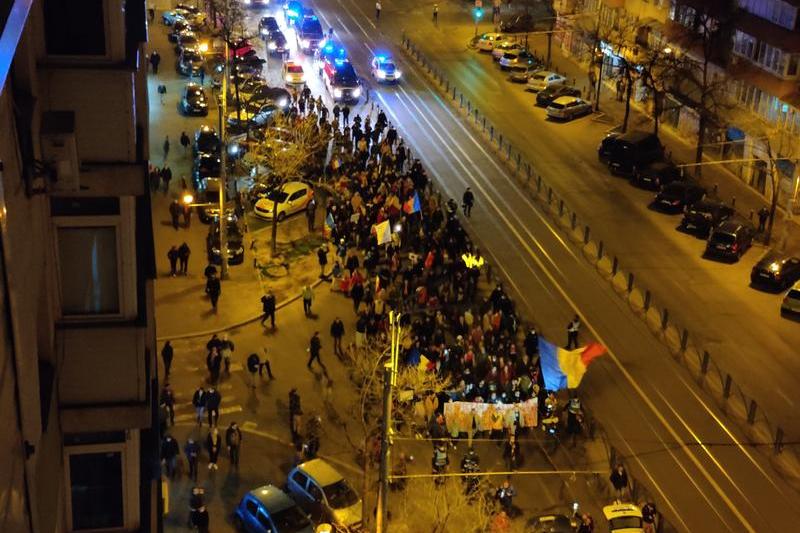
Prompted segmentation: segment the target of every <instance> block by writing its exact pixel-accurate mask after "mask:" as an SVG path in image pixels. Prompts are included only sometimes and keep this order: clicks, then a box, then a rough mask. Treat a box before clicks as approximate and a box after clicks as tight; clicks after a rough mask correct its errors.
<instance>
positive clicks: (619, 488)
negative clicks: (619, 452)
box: [609, 463, 628, 502]
mask: <svg viewBox="0 0 800 533" xmlns="http://www.w3.org/2000/svg"><path fill="white" fill-rule="evenodd" d="M609 480H611V484H612V485H613V486H614V490H615V491H616V492H617V501H618V502H621V501H622V498H623V497H624V496H625V493H626V492H627V490H628V472H627V471H626V470H625V467H624V466H622V463H617V466H616V467H615V468H614V471H613V472H611V475H610V476H609Z"/></svg>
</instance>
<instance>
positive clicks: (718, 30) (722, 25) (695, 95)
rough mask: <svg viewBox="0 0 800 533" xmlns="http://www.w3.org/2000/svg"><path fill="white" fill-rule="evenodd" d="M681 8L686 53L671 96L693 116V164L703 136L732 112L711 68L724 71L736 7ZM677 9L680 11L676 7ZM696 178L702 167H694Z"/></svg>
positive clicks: (728, 3)
mask: <svg viewBox="0 0 800 533" xmlns="http://www.w3.org/2000/svg"><path fill="white" fill-rule="evenodd" d="M711 4H712V3H708V4H702V5H700V6H698V7H692V8H690V9H689V8H685V7H684V8H683V9H684V11H682V12H681V14H679V16H680V17H683V20H684V23H685V25H686V26H687V27H686V29H685V31H684V32H683V36H682V42H681V43H680V44H681V46H682V47H683V48H684V49H685V50H686V52H687V53H686V55H685V56H683V60H682V61H681V65H680V67H679V72H676V75H677V77H678V78H680V82H679V83H676V84H675V85H674V86H673V88H672V90H671V92H672V93H673V94H675V95H676V96H677V97H678V98H679V100H681V101H683V102H685V103H687V104H688V105H689V106H690V107H691V108H692V109H693V110H694V111H695V112H696V113H697V147H696V149H695V163H700V162H702V160H703V148H704V145H705V144H706V133H707V131H708V129H709V128H710V127H712V126H713V125H714V124H717V123H718V122H719V120H720V117H721V116H722V115H723V114H724V113H725V112H727V111H729V110H730V109H732V108H733V105H732V103H731V102H730V101H729V97H728V95H729V91H728V87H727V80H726V78H725V76H724V75H718V74H717V73H716V72H715V65H718V66H720V67H725V66H726V65H727V63H728V61H729V54H730V49H731V46H730V43H731V39H732V36H733V31H734V22H735V18H736V12H737V9H738V8H737V5H736V2H735V0H725V1H724V2H719V3H717V2H715V3H713V5H711ZM679 9H681V7H679ZM695 169H696V173H697V175H698V176H699V175H700V173H701V169H702V165H697V166H695Z"/></svg>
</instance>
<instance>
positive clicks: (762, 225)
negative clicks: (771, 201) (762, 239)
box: [758, 207, 769, 233]
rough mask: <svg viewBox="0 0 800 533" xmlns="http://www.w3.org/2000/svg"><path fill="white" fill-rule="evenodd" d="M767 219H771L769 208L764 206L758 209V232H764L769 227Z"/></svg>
mask: <svg viewBox="0 0 800 533" xmlns="http://www.w3.org/2000/svg"><path fill="white" fill-rule="evenodd" d="M767 219H769V209H767V208H766V207H762V208H761V209H759V210H758V232H759V233H764V231H766V229H767Z"/></svg>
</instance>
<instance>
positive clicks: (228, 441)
mask: <svg viewBox="0 0 800 533" xmlns="http://www.w3.org/2000/svg"><path fill="white" fill-rule="evenodd" d="M225 445H226V446H227V447H228V456H229V457H230V459H231V464H232V465H233V466H235V467H237V468H238V467H239V451H240V450H241V446H242V430H240V429H239V426H238V425H237V424H236V422H231V424H230V425H229V426H228V429H227V430H226V431H225Z"/></svg>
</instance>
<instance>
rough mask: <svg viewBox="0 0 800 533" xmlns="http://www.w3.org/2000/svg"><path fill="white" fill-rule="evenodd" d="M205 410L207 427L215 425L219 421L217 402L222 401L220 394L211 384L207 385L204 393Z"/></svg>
mask: <svg viewBox="0 0 800 533" xmlns="http://www.w3.org/2000/svg"><path fill="white" fill-rule="evenodd" d="M205 402H206V412H207V413H208V427H216V425H217V422H218V421H219V404H220V403H222V395H221V394H220V393H219V391H218V390H217V389H215V388H214V387H213V386H212V387H209V389H208V390H207V391H206V394H205Z"/></svg>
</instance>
